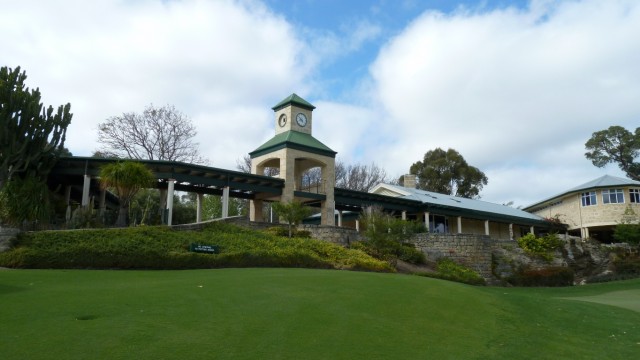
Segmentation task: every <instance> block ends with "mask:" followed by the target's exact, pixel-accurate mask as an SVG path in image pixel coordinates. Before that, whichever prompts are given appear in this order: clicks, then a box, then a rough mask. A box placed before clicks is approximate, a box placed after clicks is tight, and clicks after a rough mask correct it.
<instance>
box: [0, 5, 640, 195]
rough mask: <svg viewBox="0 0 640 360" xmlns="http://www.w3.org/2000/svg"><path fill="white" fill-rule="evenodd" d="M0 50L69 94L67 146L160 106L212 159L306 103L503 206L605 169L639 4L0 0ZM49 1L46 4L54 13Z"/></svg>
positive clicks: (629, 122) (639, 82) (359, 157)
mask: <svg viewBox="0 0 640 360" xmlns="http://www.w3.org/2000/svg"><path fill="white" fill-rule="evenodd" d="M0 8H1V9H2V12H0V33H2V34H3V38H4V39H5V40H4V41H3V49H2V51H1V52H0V64H2V65H8V66H10V67H15V66H18V65H20V66H22V68H23V69H24V70H26V72H27V75H28V79H27V84H28V85H29V86H32V87H40V89H41V91H42V93H43V101H44V102H45V104H52V105H59V104H63V103H67V102H70V103H71V107H72V112H73V113H74V118H73V121H72V123H71V126H70V127H69V131H68V134H67V142H66V145H67V147H68V148H69V149H70V150H71V151H72V152H73V153H74V154H75V155H85V156H86V155H91V154H92V153H93V152H94V151H95V150H96V149H97V148H98V144H97V143H96V140H97V126H98V124H99V123H100V122H103V121H105V120H106V119H107V118H108V117H110V116H116V115H121V114H122V113H124V112H141V111H142V110H143V109H144V107H145V106H147V105H149V104H155V105H164V104H171V105H174V106H175V107H176V108H177V109H179V110H180V111H182V112H183V113H185V114H186V115H188V116H189V117H190V118H191V119H192V120H193V122H194V124H195V125H196V127H197V129H198V136H197V139H196V140H197V141H198V142H199V145H200V149H201V152H202V153H203V155H204V156H206V157H208V158H209V159H210V165H211V166H215V167H220V168H226V169H235V167H236V161H237V160H238V159H240V158H242V157H243V156H244V155H245V154H247V153H249V152H250V151H252V150H254V149H255V148H256V147H258V146H259V145H261V144H262V143H263V142H264V141H266V140H268V139H269V138H270V137H272V136H273V134H274V122H275V120H274V118H273V112H272V110H271V107H272V106H273V105H274V104H276V103H277V102H279V101H280V100H281V99H283V98H285V97H286V96H288V95H290V94H291V93H293V92H295V93H297V94H298V95H300V96H302V97H303V98H305V99H306V100H308V101H310V102H311V103H313V104H314V105H315V106H316V110H315V111H314V113H313V129H314V136H315V137H316V138H318V139H319V140H321V141H322V142H323V143H325V144H326V145H328V146H329V147H331V148H332V149H334V150H335V151H337V152H338V158H339V159H340V160H341V161H343V162H345V163H365V164H370V163H372V162H373V163H376V164H377V165H379V166H381V167H383V168H384V169H385V170H386V171H387V173H388V174H389V175H391V176H394V177H395V176H399V175H402V174H404V173H406V172H407V171H408V170H409V167H410V166H411V164H412V163H414V162H416V161H418V160H421V159H422V157H423V155H424V154H425V153H426V152H427V151H429V150H432V149H435V148H436V147H441V148H443V149H447V148H453V149H456V150H457V151H459V152H460V153H461V154H462V155H463V156H464V158H465V159H466V160H467V161H468V163H469V164H471V165H473V166H476V167H478V168H480V169H481V170H482V171H484V172H485V174H486V175H487V176H488V178H489V184H488V185H487V186H486V187H485V188H484V190H483V191H482V193H481V195H482V199H483V200H487V201H491V202H496V203H507V202H510V201H513V202H514V204H515V205H516V206H518V205H520V206H524V205H528V204H530V203H532V202H535V201H538V200H541V199H544V198H547V197H550V196H552V195H555V194H557V193H560V192H562V191H564V190H566V189H569V188H572V187H574V186H577V185H579V184H582V183H585V182H587V181H590V180H593V179H594V178H597V177H599V176H601V175H604V174H610V175H615V176H623V174H622V173H621V172H620V171H619V170H618V169H617V167H616V166H608V167H606V168H604V169H599V168H595V167H594V166H593V165H592V164H591V163H590V162H589V161H588V160H586V159H585V157H584V152H585V149H584V143H585V142H586V141H587V140H588V138H589V137H590V136H591V134H592V133H593V132H594V131H598V130H602V129H606V128H608V127H609V126H611V125H620V126H624V127H626V128H627V129H629V130H634V129H635V128H636V127H638V126H640V120H639V119H640V101H639V100H640V67H639V66H638V65H637V64H639V63H640V1H637V0H532V1H505V0H502V1H489V0H486V1H444V0H442V1H438V0H434V1H419V0H413V1H412V0H406V1H402V0H398V1H391V0H371V1H364V0H350V1H347V0H344V1H337V0H324V1H321V0H306V1H305V0H300V1H281V0H180V1H178V0H135V1H133V0H132V1H122V0H95V1H81V0H51V1H38V0H21V1H13V0H0ZM52 14H55V15H52Z"/></svg>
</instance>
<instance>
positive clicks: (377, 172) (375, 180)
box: [336, 161, 389, 192]
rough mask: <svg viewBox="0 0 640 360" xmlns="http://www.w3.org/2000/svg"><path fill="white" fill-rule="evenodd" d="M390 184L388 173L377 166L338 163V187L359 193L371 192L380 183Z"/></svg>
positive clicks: (372, 164) (373, 164)
mask: <svg viewBox="0 0 640 360" xmlns="http://www.w3.org/2000/svg"><path fill="white" fill-rule="evenodd" d="M386 182H389V178H388V176H387V172H386V171H385V170H384V169H383V168H381V167H379V166H378V165H376V164H375V163H371V165H362V164H355V165H345V164H344V163H343V162H341V161H338V162H337V163H336V187H339V188H343V189H350V190H357V191H365V192H366V191H369V190H371V189H372V188H373V187H374V186H376V185H377V184H379V183H386Z"/></svg>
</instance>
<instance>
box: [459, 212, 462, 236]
mask: <svg viewBox="0 0 640 360" xmlns="http://www.w3.org/2000/svg"><path fill="white" fill-rule="evenodd" d="M458 234H462V216H458Z"/></svg>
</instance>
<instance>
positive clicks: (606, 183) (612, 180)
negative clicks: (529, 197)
mask: <svg viewBox="0 0 640 360" xmlns="http://www.w3.org/2000/svg"><path fill="white" fill-rule="evenodd" d="M619 186H638V187H640V181H635V180H631V179H626V178H620V177H616V176H611V175H603V176H601V177H599V178H597V179H594V180H591V181H588V182H586V183H584V184H582V185H578V186H576V187H574V188H571V189H569V190H566V191H564V192H561V193H559V194H557V195H554V196H552V197H550V198H547V199H544V200H542V201H538V202H536V203H533V204H531V205H528V206H526V207H524V209H531V208H534V207H536V206H538V205H542V204H544V203H546V202H548V201H551V200H555V199H557V198H560V197H564V196H566V195H568V194H571V193H576V192H583V191H585V190H595V189H602V188H613V187H619Z"/></svg>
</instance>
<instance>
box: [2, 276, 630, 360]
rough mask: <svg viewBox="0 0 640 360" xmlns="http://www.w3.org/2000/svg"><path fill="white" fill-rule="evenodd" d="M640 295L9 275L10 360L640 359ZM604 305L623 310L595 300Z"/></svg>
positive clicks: (6, 327)
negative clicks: (609, 301)
mask: <svg viewBox="0 0 640 360" xmlns="http://www.w3.org/2000/svg"><path fill="white" fill-rule="evenodd" d="M639 289H640V280H630V281H624V282H613V283H605V284H595V285H588V286H582V287H570V288H553V289H552V288H491V287H474V286H468V285H463V284H458V283H452V282H447V281H442V280H437V279H430V278H424V277H418V276H408V275H397V274H384V273H364V272H352V271H336V270H310V269H217V270H183V271H129V270H127V271H106V270H90V271H88V270H6V271H0V324H1V325H0V326H1V329H2V336H0V349H1V350H0V351H1V355H0V356H1V357H2V359H133V358H135V359H426V358H430V359H516V358H517V359H632V358H636V357H637V354H638V353H640V313H639V312H637V311H633V310H631V309H629V308H624V307H621V306H624V304H625V303H633V302H634V301H635V302H636V303H637V302H638V301H640V300H639V299H638V298H637V297H638V291H639ZM594 297H595V298H597V299H599V301H600V302H606V299H614V300H613V304H614V305H619V306H611V305H604V304H600V303H595V302H591V301H585V300H588V299H592V298H594ZM603 299H604V300H603ZM636 310H637V309H636Z"/></svg>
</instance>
